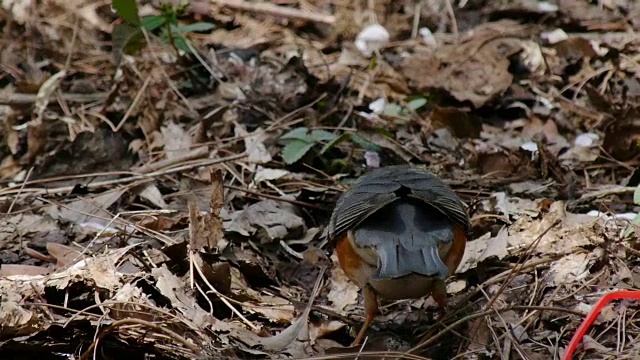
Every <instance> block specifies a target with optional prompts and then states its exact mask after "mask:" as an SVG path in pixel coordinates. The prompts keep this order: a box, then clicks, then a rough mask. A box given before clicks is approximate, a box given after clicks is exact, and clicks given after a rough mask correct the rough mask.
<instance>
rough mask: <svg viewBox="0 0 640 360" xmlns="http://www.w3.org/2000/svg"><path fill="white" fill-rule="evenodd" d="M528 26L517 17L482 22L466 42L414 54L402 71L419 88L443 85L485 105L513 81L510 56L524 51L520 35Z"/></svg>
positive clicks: (461, 97)
mask: <svg viewBox="0 0 640 360" xmlns="http://www.w3.org/2000/svg"><path fill="white" fill-rule="evenodd" d="M499 25H501V26H499ZM505 29H508V30H505ZM524 29H525V27H523V26H522V25H519V24H517V23H515V22H513V21H500V22H496V23H488V24H485V25H481V26H479V27H477V28H476V29H474V32H473V35H472V36H471V37H470V38H468V39H467V41H466V42H463V43H461V44H459V45H455V44H454V45H445V46H441V47H440V48H439V49H438V51H437V52H434V53H433V54H428V55H425V54H420V53H418V54H415V55H412V56H410V57H409V58H407V59H406V60H405V61H404V63H403V65H402V72H403V73H404V76H405V78H406V79H407V81H408V82H409V85H410V86H411V87H412V88H413V89H414V90H416V91H419V92H425V91H430V90H433V89H440V90H444V91H446V92H447V93H449V94H450V95H451V96H453V97H454V98H456V99H457V100H458V101H469V102H471V104H473V106H474V107H475V108H479V107H482V106H483V105H485V104H486V103H487V102H489V101H491V100H493V99H494V98H495V97H496V96H498V95H500V94H502V93H504V92H505V91H506V90H507V89H508V88H509V86H510V85H511V82H512V80H513V76H512V75H511V73H510V72H509V56H511V55H513V54H516V53H517V52H518V51H520V49H521V45H520V43H521V41H522V40H520V39H517V38H516V37H517V36H522V34H523V33H524Z"/></svg>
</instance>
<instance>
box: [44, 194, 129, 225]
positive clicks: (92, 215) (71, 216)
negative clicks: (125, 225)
mask: <svg viewBox="0 0 640 360" xmlns="http://www.w3.org/2000/svg"><path fill="white" fill-rule="evenodd" d="M126 191H127V187H120V188H117V189H113V190H108V191H105V192H103V193H102V194H99V195H95V196H87V197H83V198H79V199H78V200H75V201H73V202H71V203H68V204H66V205H65V206H61V207H58V206H56V205H49V206H47V207H46V208H45V211H46V212H47V213H49V215H51V217H53V218H54V219H61V220H66V221H70V222H71V223H74V224H82V223H87V222H91V223H96V224H101V225H104V226H106V225H107V223H109V221H110V219H111V218H112V216H113V215H112V214H111V212H110V211H108V210H107V209H109V207H110V206H111V205H113V204H114V203H115V202H116V201H118V199H120V197H121V196H122V194H124V193H125V192H126Z"/></svg>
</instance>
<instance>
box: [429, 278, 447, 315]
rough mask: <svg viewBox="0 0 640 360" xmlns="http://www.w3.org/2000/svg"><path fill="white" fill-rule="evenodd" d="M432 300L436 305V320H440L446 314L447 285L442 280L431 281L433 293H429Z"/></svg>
mask: <svg viewBox="0 0 640 360" xmlns="http://www.w3.org/2000/svg"><path fill="white" fill-rule="evenodd" d="M431 296H432V297H433V300H434V301H435V302H436V303H437V304H438V309H437V311H436V316H437V319H442V318H443V317H444V316H446V314H447V285H446V284H445V283H444V280H442V279H435V280H434V281H433V291H432V292H431Z"/></svg>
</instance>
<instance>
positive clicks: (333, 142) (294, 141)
mask: <svg viewBox="0 0 640 360" xmlns="http://www.w3.org/2000/svg"><path fill="white" fill-rule="evenodd" d="M344 141H352V142H354V143H355V144H357V145H358V146H360V147H362V148H363V149H366V150H369V151H376V152H378V151H380V147H379V146H377V145H375V144H373V143H371V142H370V141H368V140H366V139H364V138H363V137H361V136H360V135H358V134H357V133H351V132H349V133H343V134H341V135H339V136H338V135H336V134H333V133H330V132H328V131H325V130H311V131H309V129H307V128H306V127H299V128H296V129H293V130H291V131H289V132H288V133H286V134H284V135H282V136H281V137H280V139H278V142H279V143H280V144H281V145H284V147H283V148H282V152H281V156H282V159H283V160H284V162H285V163H286V164H288V165H290V164H293V163H295V162H297V161H298V160H300V159H302V157H303V156H304V155H306V154H307V153H308V152H309V151H310V150H312V149H313V148H316V147H318V146H320V145H322V144H324V145H323V146H322V148H321V149H320V150H319V151H318V155H319V156H320V159H322V160H325V159H323V158H322V156H323V155H325V154H326V153H327V152H328V151H329V150H331V149H333V148H334V147H336V146H337V145H338V144H340V143H342V142H344ZM332 162H334V163H336V164H332V166H333V165H339V166H342V165H344V164H338V163H341V162H342V163H343V162H344V160H343V159H334V160H333V161H332Z"/></svg>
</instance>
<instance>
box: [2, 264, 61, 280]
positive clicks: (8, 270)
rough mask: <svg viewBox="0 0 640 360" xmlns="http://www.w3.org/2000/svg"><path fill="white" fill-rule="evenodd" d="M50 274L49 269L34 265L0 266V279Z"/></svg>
mask: <svg viewBox="0 0 640 360" xmlns="http://www.w3.org/2000/svg"><path fill="white" fill-rule="evenodd" d="M49 273H51V269H47V268H45V267H42V266H35V265H23V264H2V265H0V277H7V276H13V275H26V276H34V275H46V274H49Z"/></svg>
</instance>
